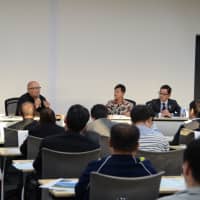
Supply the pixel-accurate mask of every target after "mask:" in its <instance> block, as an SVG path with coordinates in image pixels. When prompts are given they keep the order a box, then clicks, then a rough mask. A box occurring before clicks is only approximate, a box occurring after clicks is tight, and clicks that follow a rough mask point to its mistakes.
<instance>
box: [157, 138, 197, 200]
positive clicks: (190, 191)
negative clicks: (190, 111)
mask: <svg viewBox="0 0 200 200" xmlns="http://www.w3.org/2000/svg"><path fill="white" fill-rule="evenodd" d="M199 152H200V139H197V140H194V141H192V142H191V143H190V144H189V145H188V147H187V149H186V150H185V152H184V156H183V176H184V179H185V182H186V186H187V189H186V190H184V191H181V192H178V193H176V194H174V195H172V196H167V197H164V198H160V199H162V200H179V199H180V200H184V199H185V200H186V199H187V200H199V199H200V170H199V169H200V162H199V161H200V154H199Z"/></svg>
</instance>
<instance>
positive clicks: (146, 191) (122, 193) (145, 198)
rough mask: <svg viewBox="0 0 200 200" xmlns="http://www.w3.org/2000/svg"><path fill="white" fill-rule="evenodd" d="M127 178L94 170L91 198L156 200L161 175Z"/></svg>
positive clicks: (91, 179)
mask: <svg viewBox="0 0 200 200" xmlns="http://www.w3.org/2000/svg"><path fill="white" fill-rule="evenodd" d="M163 174H164V172H160V173H158V174H155V175H151V176H145V177H136V178H133V177H131V178H127V177H114V176H108V175H103V174H99V173H97V172H92V173H91V175H90V200H102V199H103V200H133V199H136V200H155V199H157V198H158V195H159V186H160V180H161V176H162V175H163Z"/></svg>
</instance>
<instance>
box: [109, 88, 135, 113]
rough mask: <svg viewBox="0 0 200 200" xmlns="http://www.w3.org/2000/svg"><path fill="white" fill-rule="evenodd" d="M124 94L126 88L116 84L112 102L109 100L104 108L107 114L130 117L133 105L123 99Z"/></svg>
mask: <svg viewBox="0 0 200 200" xmlns="http://www.w3.org/2000/svg"><path fill="white" fill-rule="evenodd" d="M125 92H126V87H125V86H124V85H122V84H118V85H116V86H115V88H114V100H110V101H109V102H108V103H107V104H106V107H107V108H108V114H110V115H127V116H130V112H131V110H132V108H133V104H132V103H130V102H129V101H127V100H125V99H124V95H125Z"/></svg>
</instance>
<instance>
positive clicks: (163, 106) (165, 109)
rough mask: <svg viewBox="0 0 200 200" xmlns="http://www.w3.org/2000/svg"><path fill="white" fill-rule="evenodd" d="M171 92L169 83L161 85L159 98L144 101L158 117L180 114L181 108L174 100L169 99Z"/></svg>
mask: <svg viewBox="0 0 200 200" xmlns="http://www.w3.org/2000/svg"><path fill="white" fill-rule="evenodd" d="M171 92H172V89H171V87H170V86H169V85H162V86H161V87H160V91H159V98H158V99H153V100H151V101H149V102H147V103H146V104H147V105H148V106H150V107H151V108H152V109H153V111H154V113H155V115H157V116H158V117H172V116H180V111H181V108H180V106H179V105H178V103H177V102H176V100H174V99H170V96H171Z"/></svg>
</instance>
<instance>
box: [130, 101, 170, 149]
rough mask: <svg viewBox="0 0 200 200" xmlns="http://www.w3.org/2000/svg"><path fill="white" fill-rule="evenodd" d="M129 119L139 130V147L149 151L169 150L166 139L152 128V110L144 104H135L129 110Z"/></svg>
mask: <svg viewBox="0 0 200 200" xmlns="http://www.w3.org/2000/svg"><path fill="white" fill-rule="evenodd" d="M131 120H132V122H133V124H135V125H136V126H137V127H138V128H139V130H140V140H139V144H140V146H139V149H140V150H143V151H151V152H163V151H168V150H169V143H168V141H167V139H166V138H165V137H164V136H163V134H162V133H160V132H159V131H158V130H156V129H153V128H152V126H153V112H152V110H151V108H149V107H148V106H145V105H137V106H135V107H134V108H133V109H132V111H131Z"/></svg>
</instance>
